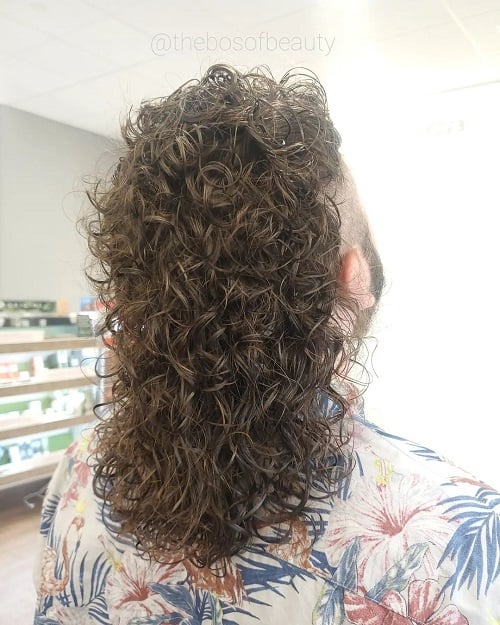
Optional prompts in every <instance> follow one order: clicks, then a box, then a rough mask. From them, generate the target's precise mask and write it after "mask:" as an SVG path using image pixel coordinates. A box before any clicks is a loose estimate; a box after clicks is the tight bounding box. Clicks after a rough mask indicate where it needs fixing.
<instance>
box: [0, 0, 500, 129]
mask: <svg viewBox="0 0 500 625" xmlns="http://www.w3.org/2000/svg"><path fill="white" fill-rule="evenodd" d="M161 33H164V34H165V35H167V36H168V37H170V43H171V46H174V45H175V43H174V39H173V36H174V35H176V36H177V47H180V46H181V42H180V39H181V38H182V37H184V41H183V43H182V45H183V46H184V50H183V51H180V50H177V51H175V50H173V49H171V50H165V49H163V50H162V51H161V52H162V53H160V54H155V53H154V52H153V50H152V41H153V38H154V37H155V36H156V35H158V34H161ZM261 33H262V35H261ZM207 35H209V36H211V37H215V38H220V37H229V38H232V39H233V41H234V39H235V38H237V37H241V38H245V37H249V38H250V39H247V47H248V48H249V49H248V50H247V51H239V50H236V49H232V50H227V51H226V50H223V49H222V48H226V47H227V46H228V39H223V40H222V39H219V40H218V43H217V45H218V46H219V47H218V49H215V50H209V51H207V50H202V49H200V48H203V46H205V41H207V39H206V38H207ZM196 36H198V37H201V38H202V39H201V40H198V42H197V43H195V42H193V38H194V37H196ZM318 36H321V37H323V39H321V47H322V49H321V50H319V49H318V45H319V40H318ZM162 37H163V35H160V37H156V39H155V40H154V41H155V42H156V43H157V44H158V43H159V44H160V45H161V44H162V41H161V39H162ZM259 37H261V39H259ZM266 37H268V38H271V37H275V38H276V39H278V38H280V37H300V38H302V39H301V41H302V45H303V46H306V47H307V48H309V49H302V50H299V51H297V50H286V49H285V48H286V47H287V45H288V46H290V45H291V44H290V43H289V44H286V42H283V40H282V44H281V45H282V48H283V49H282V50H281V51H279V50H269V51H266V50H265V49H262V50H259V49H257V50H255V51H254V50H251V49H250V48H252V47H254V46H258V45H259V41H260V42H262V46H263V48H265V45H266ZM189 38H191V39H189ZM333 39H334V40H335V41H334V44H333V48H332V51H331V53H330V54H328V53H327V50H328V49H327V43H326V40H328V42H329V44H328V45H331V43H332V40H333ZM168 41H169V40H168V38H165V37H163V47H164V48H165V46H168ZM268 41H269V47H272V46H273V45H274V44H273V41H274V40H273V39H268ZM294 41H295V43H294V45H295V46H298V43H297V42H298V41H299V40H297V39H295V40H294ZM240 42H241V40H240ZM208 45H209V47H211V48H214V47H215V45H216V42H215V40H214V39H211V40H209V43H208ZM193 46H198V48H199V51H196V50H194V49H192V48H193ZM236 46H237V44H236V42H235V43H234V48H236ZM313 46H314V47H315V49H314V50H311V48H312V47H313ZM190 47H191V49H190ZM214 62H229V63H232V64H235V65H237V66H238V67H240V68H249V67H252V66H255V65H257V64H267V65H268V66H269V67H270V68H271V70H272V71H273V73H274V75H275V76H280V75H281V74H282V73H284V72H285V71H286V70H287V69H289V68H290V67H292V66H297V65H300V66H305V67H307V68H310V69H312V70H313V71H315V72H316V73H317V74H318V75H319V77H320V79H321V80H322V82H323V83H324V84H325V87H326V88H327V91H328V93H329V96H330V106H331V107H337V108H340V109H342V108H344V109H348V108H349V107H351V106H353V104H354V102H357V103H358V104H359V103H360V102H362V104H363V106H364V107H365V108H367V107H370V106H371V105H372V104H373V105H375V104H376V103H378V105H379V106H380V105H381V103H382V104H383V102H384V101H388V100H389V99H390V98H391V97H393V95H396V94H398V93H405V94H406V95H407V96H408V95H412V94H415V95H421V94H423V93H429V92H431V93H432V92H437V91H443V90H448V89H454V88H459V87H463V86H467V85H471V84H476V83H483V82H489V81H497V80H500V0H274V1H273V2H271V1H270V0H252V1H251V2H249V3H248V4H243V3H242V2H238V0H211V1H210V2H208V0H185V1H184V2H179V1H178V0H0V103H3V104H8V105H10V106H13V107H16V108H20V109H23V110H25V111H29V112H32V113H36V114H38V115H42V116H44V117H48V118H51V119H55V120H57V121H60V122H63V123H67V124H70V125H73V126H77V127H80V128H85V129H87V130H90V131H93V132H96V133H100V134H104V135H108V136H116V135H117V134H118V127H119V119H120V116H123V114H124V113H125V112H126V111H127V109H128V107H129V106H131V105H137V104H138V103H139V102H140V100H141V99H144V98H148V97H155V96H160V95H165V94H168V93H169V92H170V91H172V90H173V89H174V88H176V87H177V86H179V85H180V84H181V83H182V82H184V81H186V80H188V79H190V78H196V77H199V76H200V73H202V72H203V71H204V70H206V69H207V68H208V67H209V66H210V65H211V64H212V63H214Z"/></svg>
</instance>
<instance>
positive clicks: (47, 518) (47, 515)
mask: <svg viewBox="0 0 500 625" xmlns="http://www.w3.org/2000/svg"><path fill="white" fill-rule="evenodd" d="M60 499H61V498H60V497H59V495H50V497H47V499H46V500H45V501H44V503H43V507H42V518H41V521H40V534H41V535H42V536H48V534H49V531H50V528H51V527H52V523H53V521H54V515H55V513H56V510H57V506H58V504H59V501H60Z"/></svg>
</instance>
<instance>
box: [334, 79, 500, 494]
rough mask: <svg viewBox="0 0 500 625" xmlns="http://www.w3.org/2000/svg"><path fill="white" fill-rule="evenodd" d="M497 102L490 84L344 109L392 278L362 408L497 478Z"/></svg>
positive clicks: (352, 153) (349, 144)
mask: <svg viewBox="0 0 500 625" xmlns="http://www.w3.org/2000/svg"><path fill="white" fill-rule="evenodd" d="M374 102H376V98H374ZM499 110H500V85H490V86H485V87H481V88H473V89H465V90H462V91H456V92H450V93H448V94H442V95H440V96H434V97H427V98H422V99H420V100H419V101H414V102H410V101H406V102H405V101H403V100H399V101H397V102H394V106H393V107H389V108H386V110H378V111H373V114H371V115H370V116H369V119H364V120H361V121H360V120H359V119H358V120H356V119H354V118H351V119H349V117H348V115H347V114H346V115H345V116H344V120H343V121H344V128H345V132H344V136H345V142H344V145H345V146H346V150H345V151H346V153H347V156H348V157H350V161H351V164H352V166H353V169H354V170H355V172H356V173H357V177H358V180H359V185H360V187H361V191H362V193H363V196H364V199H365V205H366V208H367V212H368V214H369V216H370V218H371V221H372V225H373V229H374V231H375V235H376V240H377V243H378V247H379V249H380V253H381V255H382V259H383V261H384V264H385V268H386V275H387V278H388V286H387V289H386V293H385V296H384V299H383V305H382V307H381V310H380V313H379V316H378V318H377V320H376V323H375V325H374V334H375V335H376V336H377V338H378V347H377V349H376V351H375V353H374V355H373V363H374V369H375V372H376V374H377V375H378V377H376V378H375V379H374V381H373V382H372V384H371V386H370V388H369V390H368V391H367V393H366V396H365V397H366V400H365V401H366V409H367V415H368V417H369V418H370V419H371V420H374V421H376V422H377V423H379V424H380V425H381V426H382V427H384V428H386V429H388V430H390V431H392V432H394V433H399V434H401V435H403V436H407V437H409V438H411V439H413V440H416V441H418V442H421V443H423V444H426V445H428V446H431V447H434V448H435V449H437V450H439V451H441V452H442V453H444V454H445V455H447V456H448V457H449V458H450V459H452V460H453V461H455V463H457V464H459V465H460V466H462V467H463V468H466V469H468V470H470V471H472V472H473V473H475V474H476V475H478V476H480V477H481V478H482V479H484V480H487V481H488V480H489V481H490V483H493V484H497V485H498V484H500V461H499V460H498V439H499V437H500V409H499V407H498V405H497V399H496V390H497V389H496V386H497V383H498V381H497V380H498V374H499V366H498V353H499V348H500V337H499V333H498V327H497V323H498V312H497V310H498V309H497V306H498V301H499V296H498V270H499V257H500V238H499V232H500V228H499V226H500V216H499V214H500V183H499V179H500V178H499V164H500V163H499V156H498V145H499V144H500V118H499V115H498V111H499ZM370 345H371V347H372V348H373V346H374V341H370Z"/></svg>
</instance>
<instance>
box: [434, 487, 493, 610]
mask: <svg viewBox="0 0 500 625" xmlns="http://www.w3.org/2000/svg"><path fill="white" fill-rule="evenodd" d="M441 503H442V505H448V506H449V507H448V508H447V509H446V512H447V513H450V512H456V514H455V516H454V517H453V518H452V520H453V521H459V522H460V525H459V526H458V527H457V529H456V530H455V533H454V534H453V536H452V537H451V539H450V541H449V543H448V545H447V546H446V549H445V550H444V552H443V555H442V557H441V560H440V561H439V564H438V565H439V566H440V565H441V564H442V563H443V562H444V560H445V559H446V558H448V557H449V558H451V560H453V561H455V562H456V569H455V572H454V573H453V575H452V576H451V577H450V578H449V579H448V580H447V582H446V584H445V586H444V588H443V591H444V590H445V589H447V588H450V591H451V595H453V593H454V592H455V591H456V590H460V588H461V587H462V586H463V585H464V584H467V588H470V587H471V585H472V584H473V582H474V580H476V595H477V597H478V598H479V595H480V593H481V591H482V592H484V594H487V593H488V590H489V588H490V586H491V584H492V583H493V582H494V581H495V579H496V578H497V577H498V575H499V574H500V494H499V493H497V492H495V491H492V490H489V489H486V488H480V489H479V490H478V491H477V493H476V496H475V497H470V496H458V497H450V498H449V499H446V500H444V501H443V502H441Z"/></svg>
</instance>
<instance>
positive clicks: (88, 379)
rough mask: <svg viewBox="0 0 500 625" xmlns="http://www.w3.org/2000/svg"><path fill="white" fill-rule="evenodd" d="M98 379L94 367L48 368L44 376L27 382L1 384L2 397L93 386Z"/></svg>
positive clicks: (0, 393)
mask: <svg viewBox="0 0 500 625" xmlns="http://www.w3.org/2000/svg"><path fill="white" fill-rule="evenodd" d="M96 381H97V378H96V374H95V370H94V367H70V368H68V369H48V370H47V371H46V372H45V373H44V374H43V376H39V377H37V378H31V379H30V380H29V381H26V382H12V383H9V384H2V385H1V386H0V397H12V396H14V395H29V394H32V393H43V392H45V391H57V390H61V389H66V388H79V387H82V386H91V385H93V384H95V383H96Z"/></svg>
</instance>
